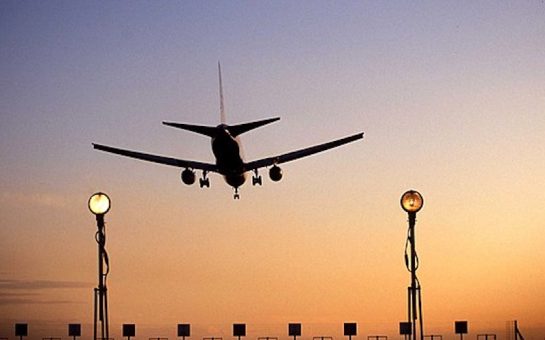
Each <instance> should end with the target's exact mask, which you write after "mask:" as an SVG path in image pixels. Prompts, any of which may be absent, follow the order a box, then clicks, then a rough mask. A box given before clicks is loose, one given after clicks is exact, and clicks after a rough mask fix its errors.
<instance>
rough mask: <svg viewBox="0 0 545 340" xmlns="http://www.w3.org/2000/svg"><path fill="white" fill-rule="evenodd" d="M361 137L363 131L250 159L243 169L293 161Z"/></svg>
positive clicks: (253, 168)
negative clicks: (305, 146)
mask: <svg viewBox="0 0 545 340" xmlns="http://www.w3.org/2000/svg"><path fill="white" fill-rule="evenodd" d="M362 138H363V132H362V133H358V134H355V135H352V136H348V137H345V138H341V139H337V140H334V141H332V142H328V143H324V144H320V145H315V146H311V147H308V148H305V149H300V150H296V151H292V152H288V153H285V154H282V155H279V156H273V157H268V158H263V159H259V160H256V161H252V162H249V163H246V164H244V170H245V171H252V170H255V169H259V168H263V167H267V166H271V165H275V164H281V163H286V162H290V161H293V160H296V159H299V158H303V157H307V156H310V155H313V154H315V153H318V152H322V151H326V150H329V149H333V148H336V147H337V146H341V145H344V144H347V143H351V142H354V141H356V140H358V139H362Z"/></svg>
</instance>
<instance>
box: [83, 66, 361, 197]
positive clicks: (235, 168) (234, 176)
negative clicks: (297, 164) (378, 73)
mask: <svg viewBox="0 0 545 340" xmlns="http://www.w3.org/2000/svg"><path fill="white" fill-rule="evenodd" d="M218 74H219V95H220V119H221V124H219V125H218V126H203V125H193V124H183V123H174V122H163V124H164V125H167V126H171V127H175V128H178V129H183V130H187V131H191V132H194V133H198V134H201V135H205V136H208V137H210V138H211V143H212V152H213V154H214V157H215V159H216V163H215V164H212V163H204V162H198V161H190V160H184V159H178V158H171V157H165V156H159V155H153V154H148V153H142V152H137V151H131V150H126V149H119V148H115V147H111V146H106V145H102V144H96V143H92V145H93V147H94V148H95V149H97V150H100V151H105V152H109V153H113V154H117V155H121V156H126V157H131V158H136V159H139V160H144V161H148V162H155V163H159V164H164V165H170V166H174V167H178V168H184V170H182V173H181V179H182V182H183V183H184V184H186V185H192V184H194V183H195V178H196V176H195V170H200V171H202V177H201V178H200V179H199V185H200V187H201V188H204V187H210V180H209V178H208V173H211V172H215V173H218V174H220V175H222V176H223V177H224V180H225V182H226V183H227V184H228V185H230V186H231V187H233V189H234V196H233V198H234V199H239V198H240V194H239V188H240V187H241V186H242V185H243V184H244V183H245V182H246V178H247V174H248V173H249V172H253V176H252V185H254V186H255V185H262V177H261V175H259V172H258V170H259V169H261V168H269V167H270V169H269V177H270V179H271V180H272V181H274V182H278V181H280V180H281V179H282V169H281V168H280V167H279V166H278V165H279V164H282V163H287V162H290V161H293V160H296V159H299V158H303V157H307V156H310V155H313V154H315V153H318V152H322V151H326V150H329V149H332V148H335V147H338V146H341V145H344V144H347V143H351V142H354V141H356V140H359V139H362V138H363V132H361V133H357V134H354V135H351V136H348V137H344V138H340V139H336V140H334V141H331V142H327V143H323V144H319V145H315V146H311V147H307V148H304V149H299V150H296V151H292V152H288V153H284V154H281V155H277V156H272V157H267V158H263V159H258V160H254V161H251V162H245V161H244V160H243V158H242V156H241V153H240V149H241V148H240V140H239V138H238V137H239V136H240V135H241V134H243V133H245V132H248V131H250V130H253V129H256V128H258V127H261V126H264V125H267V124H270V123H272V122H276V121H278V120H280V118H279V117H275V118H269V119H264V120H258V121H252V122H248V123H242V124H237V125H227V124H226V123H225V109H224V105H223V85H222V79H221V65H220V63H219V62H218Z"/></svg>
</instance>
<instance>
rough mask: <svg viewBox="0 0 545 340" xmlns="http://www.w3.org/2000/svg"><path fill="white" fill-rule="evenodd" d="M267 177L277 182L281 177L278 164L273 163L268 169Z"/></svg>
mask: <svg viewBox="0 0 545 340" xmlns="http://www.w3.org/2000/svg"><path fill="white" fill-rule="evenodd" d="M269 177H270V178H271V180H273V181H274V182H278V181H279V180H281V179H282V169H280V167H279V166H277V165H275V166H273V167H272V168H270V169H269Z"/></svg>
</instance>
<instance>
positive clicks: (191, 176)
mask: <svg viewBox="0 0 545 340" xmlns="http://www.w3.org/2000/svg"><path fill="white" fill-rule="evenodd" d="M182 182H184V183H185V184H187V185H191V184H193V183H195V172H193V171H192V170H190V169H185V170H184V171H182Z"/></svg>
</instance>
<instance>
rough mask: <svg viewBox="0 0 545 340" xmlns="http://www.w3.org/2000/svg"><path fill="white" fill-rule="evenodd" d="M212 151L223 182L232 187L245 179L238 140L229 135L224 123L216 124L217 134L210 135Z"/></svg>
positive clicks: (242, 182) (240, 183) (235, 186)
mask: <svg viewBox="0 0 545 340" xmlns="http://www.w3.org/2000/svg"><path fill="white" fill-rule="evenodd" d="M212 152H213V153H214V157H215V158H216V166H217V167H218V169H219V172H220V173H221V174H222V175H223V177H224V179H225V182H227V184H229V185H230V186H232V187H234V188H238V187H240V186H241V185H242V184H244V182H245V181H246V174H245V171H244V161H243V160H242V157H241V155H240V145H239V141H238V140H237V139H236V138H234V137H233V136H231V134H230V133H229V131H228V130H227V128H226V126H225V125H223V124H222V125H218V126H217V134H216V135H215V136H214V137H212Z"/></svg>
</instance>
